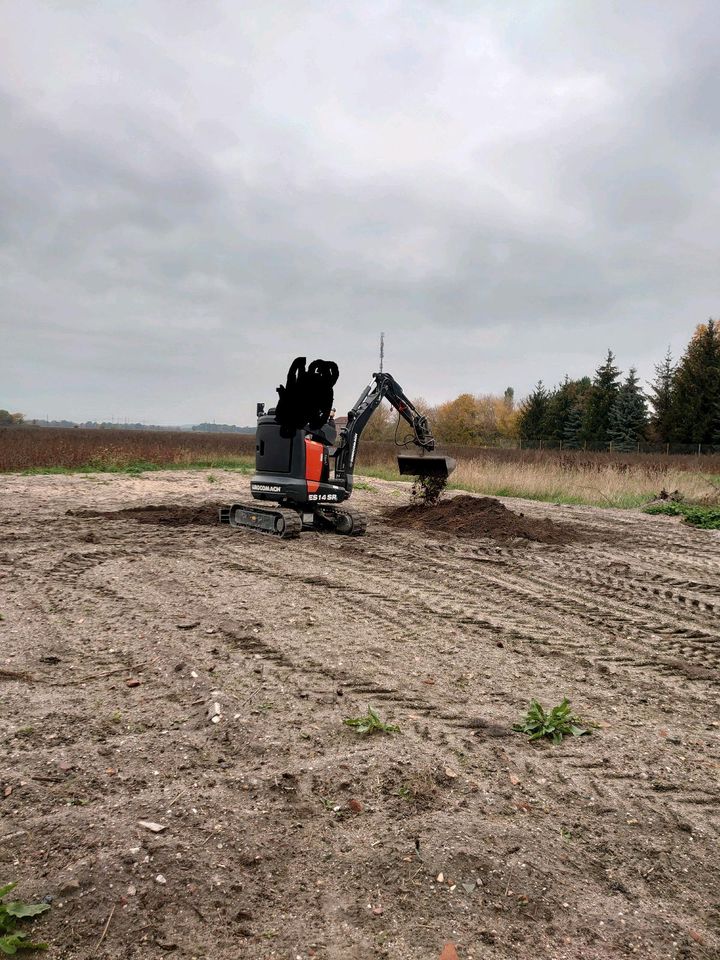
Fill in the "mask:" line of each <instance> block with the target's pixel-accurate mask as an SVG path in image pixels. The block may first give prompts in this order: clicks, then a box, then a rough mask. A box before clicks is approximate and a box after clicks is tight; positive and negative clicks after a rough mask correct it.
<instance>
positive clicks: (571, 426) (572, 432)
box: [563, 400, 584, 450]
mask: <svg viewBox="0 0 720 960" xmlns="http://www.w3.org/2000/svg"><path fill="white" fill-rule="evenodd" d="M583 417H584V411H583V408H582V404H581V402H580V401H579V400H576V401H575V402H574V403H573V405H572V407H571V409H570V413H569V414H568V418H567V420H566V422H565V428H564V430H563V446H564V447H567V448H568V449H569V450H577V449H578V447H579V446H580V444H581V443H582V429H583Z"/></svg>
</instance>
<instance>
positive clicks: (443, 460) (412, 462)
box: [398, 456, 457, 480]
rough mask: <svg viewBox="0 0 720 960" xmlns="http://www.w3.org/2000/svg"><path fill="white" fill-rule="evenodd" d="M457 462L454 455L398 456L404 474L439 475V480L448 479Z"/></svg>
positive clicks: (419, 475)
mask: <svg viewBox="0 0 720 960" xmlns="http://www.w3.org/2000/svg"><path fill="white" fill-rule="evenodd" d="M456 466H457V463H456V461H455V460H453V458H452V457H428V456H425V457H414V456H404V457H402V456H401V457H398V467H399V469H400V473H401V474H402V475H403V476H409V477H421V478H425V477H437V479H438V480H447V478H448V477H449V476H450V474H451V473H452V472H453V470H454V469H455V467H456Z"/></svg>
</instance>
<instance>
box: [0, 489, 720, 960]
mask: <svg viewBox="0 0 720 960" xmlns="http://www.w3.org/2000/svg"><path fill="white" fill-rule="evenodd" d="M216 476H217V478H218V482H216V483H210V482H208V479H207V478H206V476H205V475H203V474H201V473H192V472H188V473H176V472H172V473H156V474H149V475H147V476H145V477H129V476H112V477H108V476H102V475H95V476H92V475H90V476H87V475H85V476H72V477H62V476H44V477H20V476H4V477H2V478H0V613H2V615H3V619H2V620H1V621H0V703H1V714H0V716H1V717H2V735H1V736H2V738H1V739H0V755H1V756H2V762H1V763H0V882H2V881H5V880H11V879H18V880H20V881H21V883H20V887H19V888H18V891H17V893H18V894H19V895H20V896H23V897H24V898H26V899H32V898H42V897H45V896H50V897H53V898H54V900H53V907H52V910H51V911H50V912H49V913H48V914H45V915H43V916H42V917H41V918H40V919H39V920H38V921H37V922H35V923H34V924H33V925H32V929H33V932H34V934H35V935H36V936H38V937H43V938H45V939H46V940H47V941H48V942H49V943H50V953H49V954H48V956H49V957H57V958H81V960H85V958H91V957H92V958H128V960H131V958H132V960H155V958H158V957H166V956H174V957H178V958H188V960H190V958H193V957H195V958H212V960H214V958H218V960H220V958H222V960H226V958H235V957H243V958H251V960H254V958H258V960H266V958H267V960H269V958H283V960H291V958H292V960H295V958H297V957H300V958H302V960H306V958H310V957H316V958H327V960H370V958H376V957H386V958H389V960H411V958H412V960H418V958H420V960H425V958H428V960H437V958H438V957H439V955H440V951H441V950H442V948H443V945H444V944H445V943H446V942H448V941H452V942H453V943H455V944H456V945H457V949H458V953H459V956H460V958H461V960H479V958H488V960H500V958H503V960H504V958H507V960H510V958H513V960H526V958H527V960H529V958H532V960H536V958H548V960H556V958H557V960H577V958H583V960H585V958H587V960H600V958H603V960H605V958H608V960H609V958H617V957H625V956H632V957H641V958H648V960H650V958H652V960H657V958H665V957H667V958H688V960H707V958H715V957H718V956H720V887H719V885H718V873H717V864H718V852H719V851H718V838H719V837H720V793H719V790H718V780H719V775H720V718H719V717H718V710H717V706H718V689H719V680H720V672H719V667H720V534H718V533H717V532H713V531H701V530H693V529H691V528H688V527H685V526H682V525H680V524H679V523H678V522H677V521H676V520H674V519H672V518H665V517H649V516H645V515H642V514H640V513H634V512H621V511H613V510H600V509H595V508H579V507H578V508H569V507H555V506H552V505H546V504H538V503H531V502H525V501H517V500H516V501H510V500H505V501H503V504H501V506H504V507H507V508H508V509H509V510H510V511H511V512H512V514H513V515H515V517H516V520H517V521H528V522H529V521H531V520H532V521H537V522H542V523H544V524H545V526H544V529H553V530H554V528H555V527H556V526H557V527H558V528H561V529H562V530H563V531H564V532H565V533H566V534H568V537H567V538H566V539H565V540H563V541H561V542H555V541H551V542H545V541H544V540H543V539H542V538H533V537H529V536H528V535H527V534H526V533H523V534H520V535H519V536H518V535H517V529H516V530H515V531H514V532H513V533H512V535H511V536H510V537H509V538H508V537H507V536H506V535H505V532H504V527H503V526H502V524H501V525H500V529H499V528H498V527H497V525H496V526H495V528H494V530H492V531H489V530H486V533H490V534H491V535H490V536H487V535H484V534H483V532H482V523H483V522H485V521H487V519H488V517H493V518H495V519H497V517H498V516H501V517H504V514H503V513H502V511H498V508H497V507H496V506H494V505H493V506H488V505H487V504H483V503H482V500H481V498H466V497H464V496H462V495H460V496H455V497H454V498H452V499H451V500H450V501H449V504H446V503H445V502H444V501H443V502H441V503H440V505H439V507H436V508H430V509H434V510H438V509H440V511H441V513H442V511H443V510H445V511H446V513H447V515H446V516H445V522H443V523H442V524H439V525H438V527H437V528H428V524H420V525H419V526H418V525H416V524H415V522H414V520H413V515H412V514H409V513H408V514H407V516H406V519H409V520H411V521H412V523H411V525H410V526H408V524H407V523H404V522H403V524H402V525H401V526H394V525H392V523H391V522H389V520H388V519H387V518H386V517H385V516H384V514H386V512H387V511H388V510H392V509H393V508H398V507H400V508H404V507H405V505H406V504H407V500H408V498H409V485H407V484H394V483H384V482H382V481H375V480H371V481H368V484H369V487H370V489H368V490H358V491H357V493H356V495H354V497H353V502H355V503H356V504H357V505H358V506H360V507H361V508H362V509H364V510H367V511H368V512H369V514H370V516H371V522H370V527H369V529H368V533H367V535H366V536H365V537H363V538H360V539H355V538H351V537H340V536H335V535H331V534H319V533H312V532H306V533H304V534H303V535H302V537H301V538H300V539H299V540H297V541H282V540H277V539H272V538H270V537H264V536H262V535H260V534H254V533H251V532H247V531H236V530H231V529H229V528H227V527H221V526H219V525H216V523H215V522H214V514H215V509H216V505H217V504H218V503H223V502H230V501H232V500H243V499H247V498H248V496H249V487H248V483H247V481H246V480H244V479H242V478H239V477H237V476H236V475H233V474H230V473H223V472H216ZM470 501H473V503H472V504H471V503H470ZM473 507H474V509H475V514H474V515H473V516H474V521H473V522H474V523H475V528H474V533H473V534H472V536H467V535H462V536H458V535H454V534H453V532H452V531H453V524H455V533H456V534H457V533H460V534H466V533H467V530H465V529H463V521H462V517H463V516H465V517H467V513H468V511H471V510H472V509H473ZM159 508H161V509H159ZM461 508H462V510H461ZM68 511H71V513H68ZM117 511H130V512H125V513H117ZM454 511H457V513H456V514H455V515H454V514H453V512H454ZM113 513H114V516H113V515H112V514H113ZM520 514H524V516H522V517H521V516H519V515H520ZM453 515H454V517H455V519H453ZM458 518H459V519H458ZM391 519H392V518H391ZM138 521H140V522H138ZM506 522H507V523H510V524H513V523H515V522H516V521H515V520H513V519H512V517H511V518H510V519H509V520H508V518H507V517H504V519H503V524H504V523H506ZM548 524H552V525H553V526H552V528H551V527H549V526H548ZM458 527H459V528H460V529H457V528H458ZM563 696H567V697H569V699H570V701H571V703H572V705H573V708H574V709H575V711H576V712H577V713H579V714H580V715H581V716H583V717H585V718H587V719H590V720H594V721H595V722H597V723H599V724H600V728H599V729H597V730H595V731H594V732H593V734H592V735H591V736H589V737H582V738H577V739H572V740H570V741H564V742H563V743H562V744H560V745H559V746H555V747H553V746H551V745H550V744H546V743H541V744H535V745H533V744H530V743H529V742H528V741H527V739H526V738H524V737H523V736H521V735H519V734H515V733H512V725H513V723H514V722H516V721H517V720H518V719H519V717H520V716H521V715H522V714H523V713H524V712H525V710H526V709H527V705H528V701H529V700H530V699H531V698H533V697H536V698H538V699H539V700H541V702H543V703H544V704H545V705H546V706H548V705H551V704H555V703H557V702H558V701H559V700H561V699H562V697H563ZM368 704H370V705H372V706H373V707H374V708H375V709H377V710H378V711H379V713H380V715H381V717H382V718H383V719H384V720H387V721H388V722H391V723H395V724H398V725H399V727H400V733H397V734H394V735H391V736H382V735H377V736H374V737H371V738H363V737H360V736H358V735H357V734H355V733H354V732H353V731H352V730H351V729H350V728H348V727H347V726H344V725H343V723H342V721H343V719H344V718H346V717H352V716H357V715H359V714H361V713H364V712H365V710H366V708H367V706H368ZM216 718H217V719H216ZM140 821H151V822H154V823H156V824H158V825H160V826H161V827H163V828H164V829H163V830H162V831H161V832H157V833H155V832H153V831H152V830H150V829H149V828H148V827H146V826H143V825H142V824H141V823H140Z"/></svg>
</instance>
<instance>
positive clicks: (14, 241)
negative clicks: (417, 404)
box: [0, 0, 720, 421]
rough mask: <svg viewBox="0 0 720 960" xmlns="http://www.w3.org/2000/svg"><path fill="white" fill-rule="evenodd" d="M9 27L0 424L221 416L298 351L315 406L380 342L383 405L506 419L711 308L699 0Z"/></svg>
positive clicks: (199, 15)
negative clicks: (478, 394)
mask: <svg viewBox="0 0 720 960" xmlns="http://www.w3.org/2000/svg"><path fill="white" fill-rule="evenodd" d="M23 11H24V12H23V13H21V14H18V16H17V18H16V19H17V21H18V22H17V25H16V29H17V35H16V37H14V39H13V44H14V46H13V48H12V49H11V54H13V55H11V57H10V58H9V60H8V63H9V64H10V66H7V67H6V69H5V71H4V73H3V68H2V67H0V90H2V96H0V131H1V132H0V162H2V166H3V178H2V180H0V209H1V211H2V217H1V218H0V268H1V269H2V275H1V278H0V296H1V297H2V313H0V323H1V324H2V326H3V328H5V333H4V338H5V340H6V342H7V343H8V344H9V346H8V350H7V352H6V355H5V357H4V359H3V360H0V363H2V365H3V367H4V368H5V369H4V370H3V372H2V379H1V380H0V383H1V384H2V388H3V392H4V394H5V395H4V396H0V405H2V406H6V405H10V406H13V407H19V408H21V409H25V410H26V412H28V413H29V414H33V413H35V414H37V413H45V412H46V410H45V409H42V408H43V407H45V406H49V407H50V408H51V412H53V411H54V412H56V413H57V415H59V416H63V415H64V416H72V417H77V418H83V419H84V418H86V417H93V416H98V417H102V416H108V415H109V414H110V409H109V408H112V410H114V411H115V412H116V413H117V414H120V413H123V414H126V415H127V416H129V418H130V419H135V418H137V417H139V416H142V415H144V416H146V417H147V418H148V419H152V420H159V421H178V420H183V421H184V420H193V419H207V418H212V417H213V416H215V417H216V418H217V419H222V420H226V419H233V420H236V421H248V420H250V419H251V417H252V409H253V404H254V401H255V400H256V399H261V398H263V397H264V398H266V399H268V398H269V397H271V396H272V392H273V390H274V387H275V385H276V384H277V383H278V382H279V381H280V379H281V378H282V376H283V373H284V369H285V367H286V366H287V364H288V363H289V361H290V359H292V357H293V356H294V355H295V354H297V353H306V354H308V355H310V354H311V355H313V356H315V355H325V356H334V357H335V358H336V359H338V361H339V362H340V364H341V369H342V371H343V377H342V381H341V387H340V391H341V397H342V400H341V405H344V404H346V403H349V402H351V401H352V400H353V399H354V394H355V393H356V392H357V390H359V389H360V386H361V385H362V383H363V382H364V381H365V380H366V379H367V376H368V375H369V373H370V372H371V371H372V368H373V366H374V363H375V355H376V342H377V337H378V335H379V332H380V330H385V332H386V333H387V335H388V352H389V357H390V358H393V359H394V364H395V367H394V371H393V372H396V373H398V376H400V372H402V374H403V376H404V378H405V379H406V380H407V383H406V386H407V388H408V389H409V390H410V392H411V393H414V394H419V393H422V394H424V395H425V396H426V397H428V399H430V400H440V399H443V398H445V397H449V396H453V395H455V394H457V393H458V392H460V391H462V390H473V391H486V390H501V389H503V388H504V387H505V386H506V385H507V384H508V383H513V384H514V386H515V387H516V390H517V392H518V393H522V392H523V391H525V390H527V389H528V388H529V387H530V385H531V384H532V383H533V382H534V381H535V380H536V379H537V378H538V377H540V376H542V377H543V378H544V379H545V380H546V381H551V382H552V381H553V380H559V379H560V378H561V377H562V375H563V374H564V373H565V372H566V371H567V372H569V373H570V374H571V375H580V374H582V373H585V372H591V371H592V369H593V368H594V367H595V366H596V364H597V363H598V361H599V359H600V358H601V356H602V354H603V353H604V351H605V350H606V349H607V347H608V346H612V347H613V348H614V349H616V351H617V352H618V354H619V358H620V361H621V363H622V364H623V365H624V366H629V365H630V364H631V363H633V362H637V363H639V364H640V367H641V373H643V374H648V373H650V372H651V365H652V362H653V360H654V359H659V357H660V356H661V355H662V353H663V352H664V350H665V347H666V345H667V343H668V342H671V343H672V344H673V346H674V347H675V349H676V350H677V349H679V348H680V347H681V346H682V344H683V343H684V342H685V341H686V340H687V338H688V336H689V334H690V332H691V331H692V328H693V327H694V325H695V323H697V322H699V321H701V320H703V319H705V317H706V316H707V315H708V314H712V313H713V312H717V303H718V294H719V293H720V291H719V290H718V286H719V284H718V279H717V278H718V276H720V271H719V270H718V263H717V255H716V250H715V245H714V243H713V240H712V237H713V232H714V229H715V223H716V222H717V214H718V206H719V205H720V204H719V202H718V201H719V195H718V194H719V191H720V187H719V185H718V179H717V174H716V172H715V171H716V170H717V169H718V159H720V158H719V157H718V153H719V150H720V132H719V130H720V128H719V127H718V124H717V119H718V116H717V110H718V106H717V99H716V98H715V96H714V91H713V89H712V88H711V87H710V86H709V81H710V79H711V78H712V71H713V67H712V59H713V44H715V43H716V42H717V40H718V39H720V36H719V35H720V26H719V25H718V18H717V15H716V13H715V6H714V5H713V4H709V3H708V4H704V3H688V4H683V5H677V4H671V3H667V4H660V5H658V6H655V5H653V7H652V9H651V8H650V7H649V6H648V5H646V4H643V3H635V4H633V3H630V4H625V5H623V10H622V11H618V10H617V8H614V7H613V6H612V5H590V4H577V3H575V2H568V3H557V4H552V5H549V4H544V3H542V4H539V3H538V4H526V3H524V2H523V3H510V4H504V5H502V6H500V5H497V4H490V3H486V4H480V5H474V4H473V5H466V4H450V5H446V4H438V3H431V2H426V3H423V2H415V3H409V2H404V3H401V4H398V5H396V6H394V7H384V6H381V5H379V6H377V7H370V8H359V7H357V6H356V5H350V4H344V3H340V4H336V5H333V7H332V8H331V10H328V7H327V6H326V5H321V4H318V3H313V2H307V3H304V4H295V3H293V4H288V5H286V6H277V5H264V4H258V5H251V6H250V7H248V6H247V5H243V7H242V10H241V9H240V7H239V6H236V5H234V4H230V3H219V2H218V3H216V4H213V5H212V6H209V5H204V4H203V5H195V4H175V3H173V4H170V3H164V2H160V0H157V2H153V3H150V4H146V5H145V4H144V5H142V7H135V8H132V9H131V10H128V9H125V10H124V11H123V12H122V13H119V12H118V11H117V10H115V9H114V8H113V7H112V6H109V5H107V6H97V5H85V6H84V7H80V8H79V9H77V8H76V9H74V10H73V11H70V12H68V11H62V10H60V9H59V8H57V7H53V6H51V5H46V4H41V3H28V4H27V5H26V6H25V5H24V6H23ZM23 17H25V18H26V21H23ZM30 34H32V43H33V44H34V45H35V46H34V49H36V50H40V51H41V52H43V53H44V54H45V57H46V62H44V61H43V59H42V58H39V59H37V60H36V61H34V62H31V61H30V60H25V59H23V58H22V56H21V51H22V49H23V45H24V44H25V43H29V42H30V39H29V38H30ZM7 331H12V336H11V337H8V333H7ZM38 405H39V406H40V408H41V409H38Z"/></svg>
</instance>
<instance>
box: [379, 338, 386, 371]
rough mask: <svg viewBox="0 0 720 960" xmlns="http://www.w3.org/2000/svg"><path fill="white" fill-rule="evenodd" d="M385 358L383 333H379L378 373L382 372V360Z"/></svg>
mask: <svg viewBox="0 0 720 960" xmlns="http://www.w3.org/2000/svg"><path fill="white" fill-rule="evenodd" d="M384 359H385V334H384V333H381V334H380V373H382V372H383V360H384Z"/></svg>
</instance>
